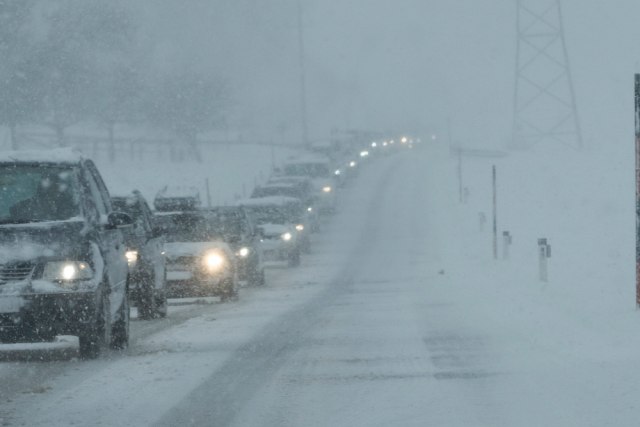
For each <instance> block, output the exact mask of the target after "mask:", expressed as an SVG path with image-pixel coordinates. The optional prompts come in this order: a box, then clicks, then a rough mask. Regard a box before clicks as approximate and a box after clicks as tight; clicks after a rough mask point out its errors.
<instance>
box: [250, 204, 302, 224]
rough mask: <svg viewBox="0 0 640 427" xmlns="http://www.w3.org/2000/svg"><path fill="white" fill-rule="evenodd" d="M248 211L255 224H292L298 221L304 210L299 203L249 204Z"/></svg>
mask: <svg viewBox="0 0 640 427" xmlns="http://www.w3.org/2000/svg"><path fill="white" fill-rule="evenodd" d="M248 211H249V214H250V215H251V217H252V218H253V219H254V220H255V222H256V223H257V224H292V223H295V222H299V221H300V220H301V219H302V216H303V212H304V210H303V209H302V205H300V204H299V203H288V204H286V205H283V206H275V205H264V206H250V207H248Z"/></svg>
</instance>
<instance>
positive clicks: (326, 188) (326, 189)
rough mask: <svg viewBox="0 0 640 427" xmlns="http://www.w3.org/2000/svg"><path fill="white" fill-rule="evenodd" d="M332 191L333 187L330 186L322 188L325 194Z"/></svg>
mask: <svg viewBox="0 0 640 427" xmlns="http://www.w3.org/2000/svg"><path fill="white" fill-rule="evenodd" d="M331 190H332V189H331V187H330V186H329V185H326V186H324V187H322V191H323V192H324V193H331Z"/></svg>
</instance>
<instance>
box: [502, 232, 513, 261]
mask: <svg viewBox="0 0 640 427" xmlns="http://www.w3.org/2000/svg"><path fill="white" fill-rule="evenodd" d="M512 241H513V239H512V237H511V233H509V232H508V231H506V230H505V231H503V232H502V258H503V259H509V246H511V243H512Z"/></svg>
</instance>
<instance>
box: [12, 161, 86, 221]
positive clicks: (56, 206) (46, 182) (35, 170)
mask: <svg viewBox="0 0 640 427" xmlns="http://www.w3.org/2000/svg"><path fill="white" fill-rule="evenodd" d="M78 189H79V186H78V179H77V174H76V171H75V170H74V169H73V168H71V167H58V166H46V165H11V164H7V165H2V166H0V222H4V223H27V222H35V221H58V220H66V219H70V218H73V217H76V216H79V215H80V213H81V210H80V198H79V191H78Z"/></svg>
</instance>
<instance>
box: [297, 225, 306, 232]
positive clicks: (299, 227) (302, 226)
mask: <svg viewBox="0 0 640 427" xmlns="http://www.w3.org/2000/svg"><path fill="white" fill-rule="evenodd" d="M296 230H298V231H302V230H304V225H302V224H298V225H296Z"/></svg>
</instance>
